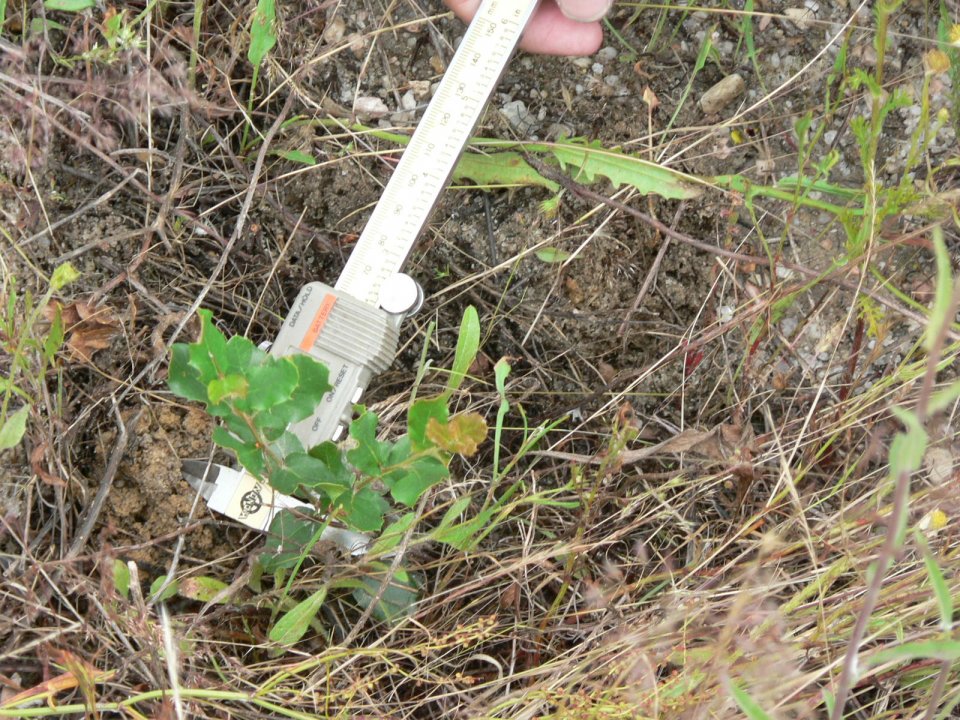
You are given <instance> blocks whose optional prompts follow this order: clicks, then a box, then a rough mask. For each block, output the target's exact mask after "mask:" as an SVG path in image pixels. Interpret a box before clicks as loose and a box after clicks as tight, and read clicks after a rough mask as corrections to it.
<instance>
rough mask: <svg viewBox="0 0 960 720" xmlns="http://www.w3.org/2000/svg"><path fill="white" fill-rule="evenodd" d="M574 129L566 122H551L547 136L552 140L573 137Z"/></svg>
mask: <svg viewBox="0 0 960 720" xmlns="http://www.w3.org/2000/svg"><path fill="white" fill-rule="evenodd" d="M573 133H574V129H573V128H572V127H570V126H569V125H565V124H564V123H558V122H555V123H551V124H550V126H549V127H548V128H547V132H546V137H547V138H548V139H550V140H559V139H560V138H569V137H573Z"/></svg>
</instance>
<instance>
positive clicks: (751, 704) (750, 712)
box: [730, 682, 772, 720]
mask: <svg viewBox="0 0 960 720" xmlns="http://www.w3.org/2000/svg"><path fill="white" fill-rule="evenodd" d="M730 694H731V695H733V699H734V700H735V701H736V703H737V705H739V706H740V709H741V710H743V713H744V715H746V716H747V717H748V718H749V719H750V720H772V718H771V716H770V715H768V714H767V713H766V711H764V709H763V708H762V707H760V703H758V702H757V701H756V700H754V699H753V698H752V697H751V696H750V694H749V693H748V692H747V691H746V690H744V689H743V688H741V687H740V686H739V685H737V684H736V683H733V682H731V683H730Z"/></svg>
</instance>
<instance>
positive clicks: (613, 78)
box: [603, 75, 620, 87]
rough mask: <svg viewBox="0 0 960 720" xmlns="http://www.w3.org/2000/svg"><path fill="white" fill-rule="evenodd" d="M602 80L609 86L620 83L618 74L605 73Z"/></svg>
mask: <svg viewBox="0 0 960 720" xmlns="http://www.w3.org/2000/svg"><path fill="white" fill-rule="evenodd" d="M603 81H604V82H605V83H606V84H607V85H609V86H610V87H616V86H617V85H619V84H620V76H619V75H607V76H606V77H605V78H604V79H603Z"/></svg>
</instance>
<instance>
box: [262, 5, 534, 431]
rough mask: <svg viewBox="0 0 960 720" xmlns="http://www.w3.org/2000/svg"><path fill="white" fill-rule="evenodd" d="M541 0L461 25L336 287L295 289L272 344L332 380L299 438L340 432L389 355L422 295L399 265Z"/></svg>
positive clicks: (487, 11) (492, 10) (490, 9)
mask: <svg viewBox="0 0 960 720" xmlns="http://www.w3.org/2000/svg"><path fill="white" fill-rule="evenodd" d="M536 6H537V0H485V1H484V2H483V3H482V4H481V5H480V8H479V9H478V10H477V14H476V15H475V16H474V19H473V21H472V22H471V23H470V26H469V27H468V29H467V32H466V35H465V36H464V38H463V41H462V42H461V43H460V46H459V48H458V49H457V51H456V53H455V55H454V58H453V60H452V61H451V62H450V66H449V67H448V69H447V71H446V73H445V74H444V76H443V78H442V80H441V81H440V84H439V86H438V88H437V91H436V93H435V94H434V96H433V99H432V100H431V101H430V104H429V105H428V106H427V109H426V111H425V112H424V115H423V118H422V119H421V120H420V122H419V124H418V125H417V128H416V131H415V132H414V134H413V136H412V137H411V139H410V143H409V144H408V145H407V148H406V149H405V150H404V152H403V154H402V155H401V157H400V161H399V163H398V164H397V167H396V169H395V170H394V172H393V174H392V176H391V177H390V180H389V181H388V183H387V186H386V188H385V189H384V191H383V195H382V196H381V197H380V200H379V201H378V202H377V205H376V207H374V209H373V213H372V214H371V216H370V219H369V220H368V221H367V224H366V227H365V228H364V230H363V232H362V233H361V235H360V238H359V239H358V241H357V244H356V246H355V247H354V249H353V252H352V253H351V255H350V258H349V259H348V261H347V263H346V265H345V266H344V268H343V272H342V273H341V274H340V277H339V279H338V280H337V283H336V285H335V286H334V287H330V286H329V285H326V284H324V283H320V282H313V283H310V284H308V285H306V286H305V287H304V288H303V289H302V290H301V291H300V294H299V295H298V296H297V299H296V300H295V301H294V303H293V306H292V308H291V311H290V314H289V316H288V317H287V319H286V320H285V321H284V324H283V327H282V328H281V330H280V333H279V335H278V336H277V339H276V341H275V342H274V343H273V345H272V347H271V353H273V354H275V355H286V354H288V353H291V352H303V353H307V354H308V355H311V356H312V357H314V358H316V359H317V360H319V361H320V362H322V363H323V364H324V365H326V366H327V368H328V369H329V371H330V383H331V385H333V389H332V390H331V391H330V392H329V393H327V395H325V396H324V399H323V401H322V402H321V405H320V407H319V408H317V412H316V413H315V414H314V416H313V417H312V418H308V419H307V420H304V421H303V422H301V423H298V424H297V425H295V426H294V427H293V428H291V429H292V431H293V432H294V433H295V434H296V435H297V436H298V437H300V439H301V440H302V441H303V444H304V446H305V447H308V448H309V447H313V446H314V445H316V444H318V443H320V442H323V441H324V440H330V439H338V438H339V437H340V436H341V435H342V433H343V431H344V429H345V428H346V426H347V425H348V424H349V421H350V417H351V414H352V410H353V406H354V404H356V403H357V402H358V401H359V400H360V398H361V397H362V395H363V393H364V391H365V390H366V388H367V386H368V385H369V383H370V381H371V379H372V378H373V377H374V376H376V375H378V374H380V373H382V372H383V371H384V370H386V369H387V368H388V367H389V366H390V364H391V363H392V362H393V359H394V355H395V354H396V350H397V346H398V343H399V329H400V323H401V322H402V320H403V318H404V317H405V316H406V315H408V314H409V313H410V312H412V311H414V310H416V309H417V308H418V307H419V305H420V303H421V302H422V292H421V290H420V288H419V285H418V284H417V283H416V282H414V281H413V280H412V279H411V278H410V277H408V276H406V275H403V274H402V273H400V270H401V269H402V267H403V264H404V262H405V261H406V259H407V257H408V255H409V254H410V251H411V249H412V248H413V245H414V243H416V241H417V238H418V237H419V235H420V233H421V232H422V231H423V228H424V227H425V226H426V224H427V221H428V220H429V218H430V214H431V212H432V211H433V208H434V206H435V205H436V203H437V201H438V199H439V197H440V195H441V194H442V193H443V191H444V189H445V188H446V187H447V184H448V182H449V179H450V176H451V175H452V174H453V170H454V167H455V166H456V163H457V160H458V159H459V158H460V155H461V154H462V152H463V150H464V148H465V147H466V145H467V143H468V142H469V140H470V136H471V134H472V133H473V130H474V128H475V127H476V125H477V123H478V122H479V121H480V117H481V115H482V114H483V110H484V108H485V107H486V104H487V101H488V100H489V98H490V95H491V94H492V93H493V91H494V89H495V88H496V86H497V83H498V82H499V80H500V77H501V76H502V75H503V73H504V71H505V70H506V67H507V64H508V63H509V61H510V58H511V56H512V55H513V52H514V50H515V49H516V46H517V43H518V42H519V41H520V36H521V35H522V34H523V29H524V28H525V27H526V25H527V22H528V21H529V19H530V17H531V16H532V15H533V12H534V10H535V9H536Z"/></svg>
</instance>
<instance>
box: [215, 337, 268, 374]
mask: <svg viewBox="0 0 960 720" xmlns="http://www.w3.org/2000/svg"><path fill="white" fill-rule="evenodd" d="M266 357H267V354H266V353H265V352H263V350H261V349H260V348H258V347H257V346H256V345H254V344H253V342H252V341H251V340H249V339H248V338H245V337H243V335H234V336H233V337H232V338H230V339H229V340H227V344H226V346H225V348H224V353H223V357H222V358H221V361H222V367H223V372H225V373H243V372H246V370H247V368H249V367H250V366H251V365H262V364H263V362H264V360H265V359H266Z"/></svg>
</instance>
